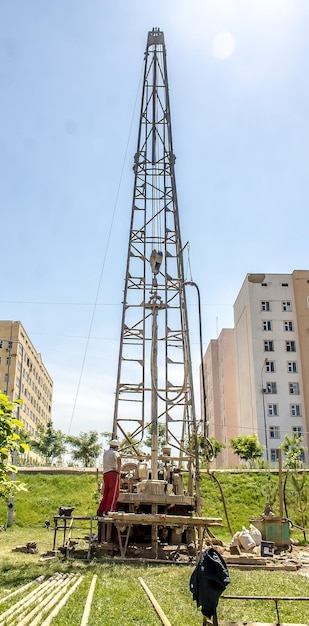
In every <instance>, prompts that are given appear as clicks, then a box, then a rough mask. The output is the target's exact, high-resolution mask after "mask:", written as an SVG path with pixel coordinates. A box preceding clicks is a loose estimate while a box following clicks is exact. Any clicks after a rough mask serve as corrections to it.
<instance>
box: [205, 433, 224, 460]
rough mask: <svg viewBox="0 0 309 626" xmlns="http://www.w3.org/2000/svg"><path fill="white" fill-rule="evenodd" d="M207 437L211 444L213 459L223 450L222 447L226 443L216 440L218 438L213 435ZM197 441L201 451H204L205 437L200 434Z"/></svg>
mask: <svg viewBox="0 0 309 626" xmlns="http://www.w3.org/2000/svg"><path fill="white" fill-rule="evenodd" d="M208 439H209V441H210V443H211V445H212V451H213V457H214V459H216V458H217V456H218V454H220V452H221V450H224V448H226V445H225V443H223V442H222V441H218V439H216V438H215V437H208ZM198 442H199V447H200V450H201V451H202V453H204V448H205V437H203V436H202V435H199V436H198Z"/></svg>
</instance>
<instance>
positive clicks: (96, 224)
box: [0, 0, 309, 433]
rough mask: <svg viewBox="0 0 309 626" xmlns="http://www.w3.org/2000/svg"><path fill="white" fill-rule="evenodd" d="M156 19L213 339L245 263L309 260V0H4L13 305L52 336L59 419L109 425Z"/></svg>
mask: <svg viewBox="0 0 309 626" xmlns="http://www.w3.org/2000/svg"><path fill="white" fill-rule="evenodd" d="M153 27H159V28H160V29H161V30H163V31H164V34H165V41H166V46H167V55H168V58H167V60H168V75H169V83H170V97H171V108H172V129H173V139H174V151H175V154H176V157H177V161H176V175H177V188H178V199H179V209H180V223H181V234H182V241H183V243H185V242H187V241H189V242H190V264H191V270H192V278H193V280H194V281H196V282H197V283H198V285H199V288H200V291H201V298H202V304H203V338H204V347H205V348H206V345H207V343H208V341H209V340H210V339H211V338H215V337H216V336H217V332H220V330H221V328H223V327H231V326H232V325H233V303H234V300H235V298H236V296H237V293H238V291H239V289H240V287H241V284H242V282H243V280H244V277H245V275H246V274H247V273H248V272H271V273H290V272H292V271H293V269H308V204H309V203H308V199H309V197H308V196H309V190H308V166H309V102H308V100H309V95H308V75H309V71H308V69H309V68H308V62H309V38H308V28H309V2H307V0H208V1H207V0H156V1H155V2H154V1H153V0H152V1H150V0H130V1H129V0H113V2H107V1H106V0H87V1H86V0H52V1H48V0H45V1H44V0H27V2H25V1H24V0H14V1H12V0H2V2H1V4H0V52H1V53H0V93H1V97H0V199H1V253H2V254H1V258H2V262H1V287H2V288H1V298H0V299H1V304H0V311H1V313H0V318H1V319H13V320H20V321H21V322H22V324H23V325H24V327H25V329H26V331H27V332H28V334H29V336H30V338H31V340H32V342H33V343H34V345H35V347H36V349H37V350H38V351H39V352H41V354H42V358H43V361H44V363H45V364H46V366H47V369H48V371H49V373H50V375H51V376H52V378H53V380H54V410H53V420H54V424H55V426H56V427H57V428H61V429H62V430H63V431H64V432H67V431H68V429H69V428H70V430H71V433H79V432H80V431H87V430H89V429H95V430H98V431H103V430H110V428H111V423H112V414H113V402H114V390H115V383H116V369H117V357H118V346H119V333H120V320H121V300H122V294H123V286H124V273H125V262H126V254H127V246H128V235H129V230H128V229H129V220H130V212H131V198H132V188H133V174H132V163H133V156H134V153H135V149H136V140H137V127H138V110H139V106H140V97H141V84H140V79H141V72H142V68H143V57H144V51H145V46H146V40H147V33H148V30H151V29H152V28H153ZM222 33H223V34H222ZM224 33H225V34H224ZM136 103H137V105H136ZM95 304H96V306H95ZM189 306H190V325H192V330H191V334H192V344H193V357H194V358H193V360H194V363H193V367H194V368H195V371H196V372H198V356H199V350H198V343H197V332H196V329H197V315H196V305H195V303H194V297H193V296H192V298H190V297H189ZM89 333H90V335H89ZM88 337H89V340H88ZM86 348H87V350H86ZM196 394H198V389H197V390H196Z"/></svg>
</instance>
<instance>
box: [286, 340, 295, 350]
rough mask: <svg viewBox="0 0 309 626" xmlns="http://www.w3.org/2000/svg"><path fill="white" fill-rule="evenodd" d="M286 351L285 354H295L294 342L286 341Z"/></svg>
mask: <svg viewBox="0 0 309 626" xmlns="http://www.w3.org/2000/svg"><path fill="white" fill-rule="evenodd" d="M285 345H286V351H287V352H296V344H295V341H286V342H285Z"/></svg>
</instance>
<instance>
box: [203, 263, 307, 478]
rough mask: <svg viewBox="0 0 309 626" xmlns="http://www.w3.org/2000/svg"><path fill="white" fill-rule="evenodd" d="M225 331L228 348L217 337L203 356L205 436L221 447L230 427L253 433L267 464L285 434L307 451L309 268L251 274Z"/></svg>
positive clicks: (276, 458) (275, 452)
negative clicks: (207, 426)
mask: <svg viewBox="0 0 309 626" xmlns="http://www.w3.org/2000/svg"><path fill="white" fill-rule="evenodd" d="M226 332H229V333H230V334H229V343H224V342H223V341H221V345H220V347H219V343H218V342H219V339H220V337H221V335H220V337H219V339H218V340H217V341H215V342H213V341H211V342H210V344H209V346H208V348H207V352H206V355H205V363H206V368H205V369H206V371H207V374H206V386H207V395H208V398H207V410H208V415H209V422H210V434H212V433H213V434H214V436H215V437H216V438H218V439H219V440H220V441H224V443H226V438H224V437H225V436H226V437H227V436H228V435H227V433H228V432H229V430H232V431H233V435H230V436H235V434H239V435H245V434H253V433H256V434H257V435H258V438H259V441H260V442H261V444H262V445H265V447H266V450H265V454H264V458H265V459H267V460H268V461H269V462H270V463H271V464H274V463H276V462H277V461H278V457H279V447H280V445H281V444H282V443H283V442H284V440H285V435H289V436H291V435H292V434H293V433H297V434H298V435H300V436H302V437H303V438H304V441H303V445H305V446H306V447H309V436H308V432H309V271H308V270H295V271H294V272H293V273H292V274H248V275H247V276H246V278H245V280H244V282H243V285H242V287H241V289H240V291H239V294H238V296H237V298H236V301H235V304H234V329H228V331H227V330H224V331H222V333H226ZM222 333H221V334H222ZM226 352H228V354H226ZM223 364H224V370H223ZM207 378H208V380H207ZM227 381H228V385H227ZM235 407H236V408H235ZM235 414H236V416H237V417H236V419H235ZM235 425H236V428H237V433H235ZM224 429H225V431H224ZM224 432H225V433H226V435H224ZM216 433H217V434H216ZM220 433H221V434H222V437H221V439H220V437H219V436H218V435H220ZM233 456H234V455H233ZM308 458H309V457H308V452H307V451H306V452H305V455H304V461H305V464H306V465H308ZM219 461H220V459H219V458H218V463H219ZM226 462H228V463H229V464H230V466H231V465H232V463H231V457H230V456H228V455H227V458H226V459H222V463H224V465H225V463H226Z"/></svg>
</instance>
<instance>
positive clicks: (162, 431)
mask: <svg viewBox="0 0 309 626" xmlns="http://www.w3.org/2000/svg"><path fill="white" fill-rule="evenodd" d="M151 428H152V427H151V426H148V427H147V428H146V431H147V433H149V434H148V435H147V437H146V438H145V440H144V445H145V446H146V448H151V443H152V438H151ZM167 444H168V437H167V436H166V427H165V424H162V422H158V449H159V452H160V450H162V448H163V446H166V445H167Z"/></svg>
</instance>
